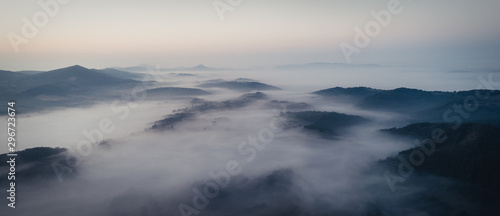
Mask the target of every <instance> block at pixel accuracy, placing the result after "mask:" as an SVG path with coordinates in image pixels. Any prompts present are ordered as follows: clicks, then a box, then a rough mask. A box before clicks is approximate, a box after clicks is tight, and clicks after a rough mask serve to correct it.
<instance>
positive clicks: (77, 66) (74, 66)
mask: <svg viewBox="0 0 500 216" xmlns="http://www.w3.org/2000/svg"><path fill="white" fill-rule="evenodd" d="M62 69H87V68H85V67H83V66H80V65H73V66H69V67H67V68H62Z"/></svg>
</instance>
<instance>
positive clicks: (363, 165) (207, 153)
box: [0, 68, 491, 215]
mask: <svg viewBox="0 0 500 216" xmlns="http://www.w3.org/2000/svg"><path fill="white" fill-rule="evenodd" d="M268 70H270V69H266V70H253V71H190V72H189V73H188V72H182V73H181V72H179V73H173V72H170V71H163V72H162V71H159V72H158V71H157V72H155V74H154V76H147V77H146V78H141V79H140V80H139V81H140V82H138V83H136V84H137V86H139V87H140V88H133V89H135V90H133V91H131V90H130V88H129V89H122V90H119V91H120V92H119V94H115V95H116V98H113V97H109V98H106V99H105V100H100V101H98V102H95V103H93V104H90V105H85V106H64V107H57V108H54V109H44V110H43V111H39V112H27V113H22V114H20V115H19V116H18V117H17V119H18V124H19V126H18V129H19V131H21V132H19V134H18V136H17V138H18V140H19V143H20V144H19V146H18V149H19V150H24V149H28V150H29V149H31V148H34V147H51V148H62V149H63V150H61V152H59V153H50V154H48V155H46V156H44V155H43V154H39V156H40V157H41V158H40V160H38V161H37V160H31V161H30V160H27V159H26V161H27V162H26V163H23V164H22V165H18V167H17V169H18V173H20V174H19V175H20V176H19V177H18V178H19V180H18V181H19V182H20V183H19V186H18V191H17V197H18V199H19V200H22V202H21V201H19V204H18V206H17V209H16V214H18V215H31V214H38V215H54V214H59V215H441V214H443V213H444V212H446V211H449V209H453V212H466V213H470V214H476V213H478V212H479V213H480V212H481V211H485V212H488V211H490V210H491V209H487V210H484V209H486V208H485V207H484V206H481V205H480V204H481V202H480V201H479V202H476V200H475V199H472V201H471V200H469V199H471V198H470V197H467V198H462V196H455V195H450V196H448V195H449V194H455V193H462V191H460V190H459V189H456V190H455V188H454V187H455V182H457V180H456V179H452V178H446V177H443V176H439V175H436V174H432V173H419V174H415V175H414V176H412V175H410V176H405V177H401V176H399V175H397V172H396V173H394V172H391V173H390V174H389V175H388V173H387V172H388V171H389V170H391V168H390V166H385V165H384V164H383V163H381V161H384V160H386V159H388V158H396V157H397V156H398V154H399V152H401V151H404V150H407V149H411V148H414V147H418V145H419V144H418V143H416V142H415V141H414V138H411V137H405V136H396V135H393V134H390V133H387V132H383V131H381V130H382V129H387V128H393V127H404V126H406V125H408V124H410V123H414V122H415V120H414V119H412V117H414V116H411V114H410V115H409V114H408V113H401V112H394V111H392V110H384V109H369V108H363V107H360V106H358V105H357V104H358V102H359V101H358V100H360V97H357V98H354V99H353V98H351V99H349V97H341V96H339V97H336V96H332V97H329V96H324V95H321V94H318V93H314V92H316V91H319V90H322V89H326V88H333V87H336V86H340V87H357V86H364V85H368V84H371V85H368V86H369V87H373V88H377V89H387V90H390V89H395V88H398V87H403V86H411V87H413V88H420V89H423V90H431V91H434V90H445V91H454V90H458V88H459V86H460V88H462V87H463V86H471V89H473V86H475V85H477V82H476V81H475V80H468V79H462V77H464V78H465V77H468V76H471V75H467V74H465V75H462V76H461V77H459V78H457V77H456V76H455V78H454V79H451V80H448V79H447V77H448V74H447V72H441V73H431V72H430V71H429V72H422V71H421V70H423V69H408V71H404V72H396V71H397V70H400V69H399V68H397V69H395V68H349V69H347V71H348V72H345V71H344V72H342V73H343V74H345V75H344V76H342V75H341V74H340V72H339V73H326V72H325V71H324V70H322V69H318V70H308V71H307V72H306V71H304V70H302V69H299V70H292V71H282V70H280V69H273V72H272V73H270V72H269V71H268ZM337 70H339V71H340V69H337ZM379 70H380V71H382V70H384V71H387V72H386V73H381V72H377V73H373V74H372V72H373V71H379ZM413 70H416V71H413ZM342 71H343V70H342ZM137 73H144V74H146V75H147V74H149V75H151V74H150V73H151V72H147V71H139V72H137ZM402 73H405V77H406V78H405V79H403V80H402V81H401V82H398V83H394V82H392V81H391V77H393V76H401V74H402ZM179 74H180V75H179ZM375 74H377V75H376V76H375ZM422 74H425V75H424V76H429V77H428V79H425V78H422V77H421V76H422ZM297 77H299V78H297ZM416 77H419V79H418V80H417V79H416ZM423 80H424V81H423ZM425 80H428V81H429V82H427V81H425ZM430 80H432V82H431V81H430ZM145 83H147V85H146V84H145ZM152 83H153V84H152ZM204 83H216V85H215V86H216V87H207V88H204V87H200V86H203V85H202V84H204ZM256 83H260V84H258V85H257V84H256ZM261 84H265V85H261ZM395 85H398V86H395ZM399 85H402V86H399ZM217 86H219V87H217ZM270 87H273V90H266V89H268V88H270ZM274 87H275V88H274ZM176 88H183V89H182V91H179V89H176ZM252 88H254V89H252ZM152 89H161V90H158V91H161V92H163V93H158V92H157V91H148V90H152ZM174 89H175V91H174ZM186 89H200V90H203V91H205V92H207V93H206V94H205V93H203V92H200V94H201V95H186V94H185V93H186V91H187V90H186ZM113 91H115V90H113ZM380 91H382V90H380ZM148 92H151V95H148ZM188 92H191V93H192V92H193V91H192V90H189V91H188ZM191 93H189V94H191ZM103 94H105V92H103ZM20 102H22V100H20V101H19V102H18V103H20ZM2 118H4V119H6V118H7V117H5V116H4V117H2ZM162 119H163V120H162ZM439 122H442V120H441V121H439ZM1 127H4V128H0V130H5V129H6V128H5V125H2V126H1ZM2 136H4V135H2ZM56 137H57V138H56ZM2 151H3V152H7V150H6V149H2ZM2 169H3V168H2ZM33 170H39V173H37V172H34V171H33ZM5 171H7V169H5ZM3 172H4V171H2V173H3ZM23 172H24V173H25V174H22V173H23ZM30 172H31V173H32V174H29V173H30ZM398 178H399V179H398ZM402 178H403V179H405V180H403V181H401V179H402ZM408 179H409V180H408ZM412 179H413V180H412ZM406 180H408V182H411V183H405V181H406ZM394 182H396V183H394ZM440 185H441V186H440ZM443 185H444V186H443ZM0 187H1V189H2V190H6V189H7V188H5V187H4V184H2V185H1V186H0ZM457 191H458V192H457ZM431 192H433V193H435V194H432V193H431ZM430 193H431V194H430ZM436 194H437V195H436ZM443 194H444V195H443ZM438 195H440V196H441V198H443V197H444V199H443V200H440V199H437V198H436V197H439V196H438ZM452 196H453V197H458V198H456V199H451V198H450V197H452ZM459 198H462V199H463V200H457V199H459ZM439 203H441V204H442V205H439ZM464 203H465V204H464ZM48 206H50V208H47V207H48ZM444 206H445V207H444ZM0 208H1V209H5V208H7V207H6V206H3V205H2V206H1V207H0ZM456 209H459V210H456ZM2 211H3V210H2Z"/></svg>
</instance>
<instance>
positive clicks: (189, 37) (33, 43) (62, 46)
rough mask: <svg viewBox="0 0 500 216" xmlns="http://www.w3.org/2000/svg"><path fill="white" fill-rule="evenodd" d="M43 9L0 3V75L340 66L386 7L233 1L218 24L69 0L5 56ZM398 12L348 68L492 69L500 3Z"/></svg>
mask: <svg viewBox="0 0 500 216" xmlns="http://www.w3.org/2000/svg"><path fill="white" fill-rule="evenodd" d="M47 1H49V0H23V1H10V0H9V1H8V0H0V2H1V5H2V6H1V7H0V25H1V26H2V28H0V35H2V37H1V40H0V59H1V61H0V69H4V70H27V69H33V70H49V69H55V68H60V67H65V66H69V65H75V64H79V65H82V66H85V67H90V68H105V67H110V66H133V65H138V64H143V63H146V64H151V65H156V64H159V65H161V66H162V67H177V66H194V65H197V64H205V65H208V66H212V67H251V66H269V65H280V64H295V63H308V62H341V63H345V62H346V60H345V58H344V56H343V54H342V51H341V49H340V48H339V44H340V43H342V42H347V43H350V44H352V43H353V38H354V36H355V32H354V30H353V29H354V27H356V26H358V27H361V28H364V25H365V24H366V23H367V22H369V21H372V20H374V18H373V17H372V16H371V15H370V11H372V10H374V11H379V10H382V9H387V3H388V2H389V0H375V1H360V0H358V1H353V0H349V1H347V0H345V1H336V0H328V1H327V0H307V1H306V0H286V1H285V0H274V1H270V0H243V3H242V4H241V5H238V6H236V7H234V11H232V12H227V13H225V14H224V17H225V19H224V21H221V20H220V19H219V16H218V15H217V13H216V10H215V9H214V7H213V4H212V3H213V2H214V1H213V0H176V1H173V0H156V1H138V0H107V1H97V0H86V1H77V0H73V1H69V3H67V4H65V5H61V7H60V9H59V12H58V13H57V14H56V15H55V16H54V17H51V18H49V21H48V24H47V25H46V26H44V27H42V28H39V31H38V33H37V35H36V36H35V37H33V38H31V39H29V42H28V43H27V44H21V45H19V52H18V53H15V52H14V50H13V48H12V46H11V44H10V41H9V38H8V37H7V35H8V34H9V32H13V33H15V34H18V35H20V36H22V33H21V28H22V27H23V21H22V18H23V17H26V18H27V19H28V20H32V19H33V16H34V14H36V13H37V12H39V11H43V10H42V9H41V7H40V6H39V5H38V3H39V2H47ZM221 2H224V3H226V2H227V0H221ZM400 2H401V5H402V7H403V8H404V9H403V12H402V13H400V14H398V15H394V16H393V17H392V21H391V23H390V24H389V25H388V26H387V27H385V28H382V30H381V34H380V35H378V36H376V37H374V38H372V41H371V43H370V45H369V46H367V47H366V48H364V49H362V52H361V53H360V54H358V55H353V56H352V60H353V63H378V64H390V65H415V66H433V67H434V66H437V67H446V68H454V69H459V68H499V67H500V61H498V60H497V59H498V57H499V56H500V25H499V24H498V21H499V20H500V13H498V11H499V10H500V1H498V0H479V1H469V0H442V1H430V0H425V1H424V0H422V1H410V0H401V1H400Z"/></svg>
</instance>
